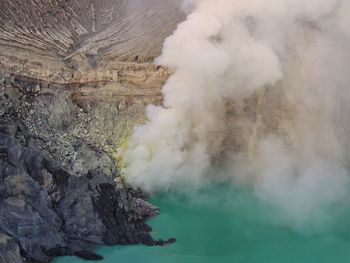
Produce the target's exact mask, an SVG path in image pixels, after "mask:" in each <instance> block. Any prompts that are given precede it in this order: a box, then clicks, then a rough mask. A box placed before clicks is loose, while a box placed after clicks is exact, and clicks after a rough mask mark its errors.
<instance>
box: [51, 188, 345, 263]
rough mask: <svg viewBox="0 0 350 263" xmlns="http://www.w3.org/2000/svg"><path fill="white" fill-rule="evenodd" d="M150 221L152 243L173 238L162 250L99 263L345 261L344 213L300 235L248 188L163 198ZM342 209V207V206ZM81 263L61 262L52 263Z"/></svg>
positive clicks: (125, 252)
mask: <svg viewBox="0 0 350 263" xmlns="http://www.w3.org/2000/svg"><path fill="white" fill-rule="evenodd" d="M151 201H152V203H154V204H156V205H158V206H159V207H160V208H161V214H160V216H158V217H156V218H154V219H153V220H151V222H150V224H151V226H152V227H153V230H154V232H153V233H154V236H155V238H164V239H165V238H169V237H176V238H177V242H176V243H175V244H173V245H170V246H166V247H145V246H129V247H102V248H99V249H98V250H97V252H98V253H101V254H103V256H104V257H105V260H104V261H102V262H103V263H114V262H130V263H131V262H143V263H226V262H227V263H228V262H234V263H241V262H242V263H264V262H266V263H275V262H276V263H313V262H315V263H322V262H325V263H343V262H344V263H345V262H349V261H350V250H349V246H350V228H349V227H348V222H349V220H350V213H349V209H347V210H346V213H343V214H341V213H338V216H337V218H336V219H335V221H334V222H332V223H329V224H326V225H321V224H323V223H319V222H317V221H316V222H315V225H317V224H320V225H319V226H318V227H317V229H318V231H312V233H311V232H310V233H306V232H307V231H304V233H301V232H300V231H295V230H293V229H291V228H290V227H288V226H286V225H284V224H283V222H282V221H280V222H278V221H276V220H275V219H274V217H275V211H274V209H272V208H271V207H270V206H268V205H266V204H263V203H261V202H260V201H259V200H258V199H257V198H256V197H255V195H254V194H253V193H252V191H251V190H250V189H247V188H245V187H239V188H235V187H228V186H223V185H216V186H215V187H210V189H209V188H207V189H205V190H203V191H202V192H201V193H198V194H196V195H195V196H192V197H190V198H189V197H188V196H187V197H184V196H183V195H182V196H180V195H178V194H175V193H163V194H160V195H157V196H155V197H153V198H152V200H151ZM343 208H344V207H343ZM68 262H69V263H79V262H86V261H83V260H81V259H78V258H71V257H65V258H60V259H57V260H56V261H55V263H68Z"/></svg>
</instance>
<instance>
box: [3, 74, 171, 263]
mask: <svg viewBox="0 0 350 263" xmlns="http://www.w3.org/2000/svg"><path fill="white" fill-rule="evenodd" d="M64 94H65V93H64V92H63V91H62V92H61V93H60V94H56V95H55V97H56V99H57V98H58V99H59V100H60V103H59V104H57V103H56V104H54V103H51V105H50V103H49V102H50V101H51V102H52V100H51V96H50V94H48V93H44V92H42V88H41V87H40V86H37V85H28V83H26V82H19V81H17V80H16V78H14V77H13V76H11V75H9V74H4V73H2V74H0V104H1V112H0V115H1V117H0V181H1V182H0V222H1V225H0V262H1V263H2V262H7V263H8V262H49V261H50V260H51V259H52V258H53V257H55V256H61V255H76V256H79V257H83V258H86V259H93V260H98V259H102V257H101V256H100V255H96V254H94V253H93V252H91V251H93V249H94V247H95V246H96V245H131V244H145V245H150V246H153V245H165V244H167V243H171V242H174V241H175V240H173V239H170V240H168V241H163V240H154V239H153V238H152V236H151V228H150V227H149V226H148V225H147V224H146V221H147V219H149V218H151V217H153V216H155V215H157V214H158V213H159V209H158V208H157V207H154V206H152V205H151V204H149V203H148V202H147V201H146V198H145V197H144V196H143V195H142V193H140V192H138V191H135V190H133V189H131V188H130V187H128V186H126V185H125V184H124V183H123V180H122V179H121V177H120V173H119V169H118V167H117V165H116V160H115V159H114V158H113V156H112V155H111V153H109V152H108V151H106V150H105V149H104V148H103V147H101V145H100V144H99V143H98V142H96V140H95V141H94V140H92V139H91V138H90V139H91V140H90V141H89V140H84V136H85V137H88V135H87V134H86V133H84V128H85V129H86V130H87V131H89V126H85V127H84V128H81V127H80V126H81V125H82V123H84V122H83V121H82V119H81V118H83V119H84V118H90V122H86V123H88V124H89V125H91V126H92V125H94V123H93V121H92V119H91V117H90V115H89V114H86V113H84V112H82V111H81V108H80V107H79V106H78V105H74V104H73V103H72V102H71V101H70V99H71V97H69V96H68V97H67V96H65V95H64ZM43 105H44V106H43ZM46 105H47V106H48V107H45V106H46ZM50 106H51V107H50ZM61 110H69V114H67V111H66V112H63V114H62V113H60V111H61ZM95 110H98V109H95ZM124 110H125V111H127V109H124ZM90 111H91V113H90V114H94V113H93V112H94V110H93V109H91V110H90ZM45 114H46V115H47V116H46V115H45ZM79 114H80V115H82V116H83V117H81V116H80V115H79ZM45 116H46V117H45ZM79 116H80V117H79ZM31 124H32V125H31ZM79 125H80V126H79ZM77 127H80V128H79V129H78V128H77ZM77 130H78V131H77ZM72 131H75V132H74V133H72ZM79 131H80V133H81V134H80V133H79ZM79 135H81V136H79ZM100 139H101V138H100ZM77 164H79V165H77Z"/></svg>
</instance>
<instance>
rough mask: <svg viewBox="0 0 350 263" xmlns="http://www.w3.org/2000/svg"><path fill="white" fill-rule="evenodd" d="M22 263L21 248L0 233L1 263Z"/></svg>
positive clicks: (11, 239)
mask: <svg viewBox="0 0 350 263" xmlns="http://www.w3.org/2000/svg"><path fill="white" fill-rule="evenodd" d="M9 262H11V263H22V262H23V261H22V258H21V255H20V253H19V247H18V245H17V243H16V241H15V240H14V239H13V238H11V237H9V236H7V235H5V234H1V233H0V263H9Z"/></svg>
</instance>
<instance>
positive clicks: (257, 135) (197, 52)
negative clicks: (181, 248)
mask: <svg viewBox="0 0 350 263" xmlns="http://www.w3.org/2000/svg"><path fill="white" fill-rule="evenodd" d="M184 7H185V8H186V10H191V13H190V14H189V15H188V17H187V20H186V21H184V22H183V23H181V24H179V25H178V28H177V30H176V31H175V32H174V33H173V35H171V36H170V37H169V38H168V39H167V40H166V41H165V43H164V48H163V52H162V55H161V57H159V58H158V60H157V63H159V64H161V65H166V66H168V67H169V68H170V69H171V71H172V72H173V74H172V76H171V78H170V79H169V80H168V81H167V83H166V84H165V86H164V88H163V95H164V106H162V107H160V106H158V107H157V106H149V107H148V108H147V116H148V118H149V122H148V123H146V124H145V125H142V126H140V127H137V128H136V129H135V130H134V133H133V135H132V137H131V139H130V143H129V146H128V149H127V150H126V151H125V152H124V159H125V161H126V163H127V168H126V170H125V172H126V175H127V181H128V182H129V183H130V184H132V185H134V186H136V187H140V188H142V189H143V190H145V191H148V192H154V191H158V190H167V189H170V188H177V189H181V188H185V187H187V186H190V187H200V186H201V185H203V184H205V183H207V182H210V181H213V180H214V181H215V180H224V179H225V180H230V181H233V182H236V183H237V182H239V183H242V182H244V183H249V184H252V185H253V186H254V188H255V192H256V194H257V196H258V197H260V198H261V199H262V200H264V201H266V202H268V203H270V204H272V205H274V206H276V207H277V208H278V209H280V210H281V211H283V212H284V213H285V215H287V216H288V217H289V218H290V219H291V220H293V222H294V224H295V225H297V226H299V225H301V224H303V223H304V222H305V221H307V220H311V219H312V218H315V217H319V216H323V215H324V214H326V213H327V211H328V210H327V209H329V208H330V207H332V206H334V205H336V204H337V203H339V202H342V201H343V200H344V199H345V198H348V183H349V179H348V172H347V165H348V161H349V153H350V151H349V149H350V147H349V139H348V138H347V134H348V132H350V104H349V102H350V96H349V95H350V89H349V85H350V74H349V73H350V72H349V69H350V27H349V25H350V16H349V15H348V10H350V1H347V0H309V1H305V0H264V1H262V0H192V1H187V2H185V5H184ZM323 218H326V217H323Z"/></svg>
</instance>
